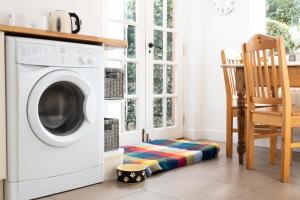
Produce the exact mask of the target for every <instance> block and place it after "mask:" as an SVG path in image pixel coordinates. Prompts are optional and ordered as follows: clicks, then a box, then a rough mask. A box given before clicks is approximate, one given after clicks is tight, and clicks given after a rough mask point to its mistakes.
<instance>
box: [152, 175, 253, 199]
mask: <svg viewBox="0 0 300 200" xmlns="http://www.w3.org/2000/svg"><path fill="white" fill-rule="evenodd" d="M146 188H147V190H149V191H153V192H157V193H160V194H164V195H168V196H172V197H174V198H177V199H181V200H198V199H201V198H202V197H205V199H210V200H214V199H222V200H226V199H231V198H233V197H236V196H239V195H241V194H243V193H246V192H247V191H248V190H247V189H245V188H242V187H239V186H236V185H233V184H228V183H223V182H220V181H215V180H209V179H205V178H201V177H197V176H194V177H193V176H186V177H183V178H177V179H172V180H170V181H168V182H164V183H162V184H157V185H152V186H148V185H146Z"/></svg>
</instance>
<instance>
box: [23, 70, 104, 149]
mask: <svg viewBox="0 0 300 200" xmlns="http://www.w3.org/2000/svg"><path fill="white" fill-rule="evenodd" d="M97 108H98V105H97V101H96V97H95V95H94V93H93V90H92V89H91V87H90V85H89V83H88V82H87V81H86V80H85V79H84V78H83V77H81V76H79V75H78V74H77V73H75V72H72V71H68V70H58V71H54V72H51V73H49V74H46V75H45V76H43V77H42V78H40V80H39V81H38V82H37V83H36V84H35V86H34V87H33V89H32V91H31V93H30V96H29V98H28V105H27V116H28V122H29V125H30V127H31V129H32V131H33V133H34V134H35V135H36V136H37V137H38V138H39V139H40V140H41V141H43V142H44V143H46V144H48V145H51V146H57V147H63V146H68V145H71V144H73V143H74V142H76V141H78V140H80V139H81V138H82V137H83V136H84V135H86V134H87V133H89V129H90V128H91V127H92V124H93V123H96V118H97Z"/></svg>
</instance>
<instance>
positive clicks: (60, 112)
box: [38, 81, 84, 136]
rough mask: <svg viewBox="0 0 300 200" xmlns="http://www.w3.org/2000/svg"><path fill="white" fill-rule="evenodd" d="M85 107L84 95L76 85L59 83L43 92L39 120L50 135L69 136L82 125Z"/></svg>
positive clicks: (39, 106) (39, 107)
mask: <svg viewBox="0 0 300 200" xmlns="http://www.w3.org/2000/svg"><path fill="white" fill-rule="evenodd" d="M83 106H84V94H83V93H82V91H81V90H80V89H79V88H78V87H77V86H76V85H74V84H73V83H70V82H63V81H62V82H57V83H54V84H52V85H51V86H49V87H48V88H47V89H46V90H45V91H44V92H43V94H42V96H41V98H40V101H39V105H38V112H39V118H40V121H41V123H42V125H43V126H44V127H45V129H47V130H48V131H49V132H50V133H52V134H54V135H57V136H67V135H70V134H72V133H74V132H75V131H76V130H77V129H78V128H79V127H80V125H81V124H82V122H83V120H84V113H83Z"/></svg>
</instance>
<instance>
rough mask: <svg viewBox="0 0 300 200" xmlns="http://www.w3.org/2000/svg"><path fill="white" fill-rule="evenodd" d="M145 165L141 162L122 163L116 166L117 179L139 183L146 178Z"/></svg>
mask: <svg viewBox="0 0 300 200" xmlns="http://www.w3.org/2000/svg"><path fill="white" fill-rule="evenodd" d="M145 170H146V167H145V166H144V165H141V164H124V165H119V166H118V167H117V176H118V181H120V182H123V183H139V182H142V181H144V180H145V179H146V172H145Z"/></svg>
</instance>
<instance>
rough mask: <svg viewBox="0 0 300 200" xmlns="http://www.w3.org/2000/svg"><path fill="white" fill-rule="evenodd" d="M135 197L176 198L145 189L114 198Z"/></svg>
mask: <svg viewBox="0 0 300 200" xmlns="http://www.w3.org/2000/svg"><path fill="white" fill-rule="evenodd" d="M137 199H142V200H176V198H172V197H169V196H166V195H162V194H158V193H154V192H150V191H147V190H143V191H139V192H135V193H133V194H130V195H126V196H124V197H121V198H118V199H116V200H137Z"/></svg>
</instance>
